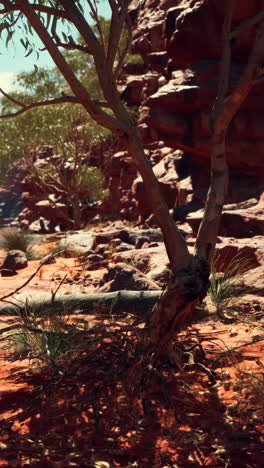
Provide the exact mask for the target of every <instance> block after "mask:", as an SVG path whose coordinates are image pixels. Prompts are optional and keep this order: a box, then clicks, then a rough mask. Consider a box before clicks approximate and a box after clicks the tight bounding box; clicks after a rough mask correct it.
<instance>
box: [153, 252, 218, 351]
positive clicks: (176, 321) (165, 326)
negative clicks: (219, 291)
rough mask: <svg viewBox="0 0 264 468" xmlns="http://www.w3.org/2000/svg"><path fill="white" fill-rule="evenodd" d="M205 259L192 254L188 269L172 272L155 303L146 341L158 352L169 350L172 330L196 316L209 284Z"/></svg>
mask: <svg viewBox="0 0 264 468" xmlns="http://www.w3.org/2000/svg"><path fill="white" fill-rule="evenodd" d="M209 274H210V272H209V267H208V262H206V261H204V260H203V259H199V258H198V257H197V256H196V257H195V256H191V261H190V264H189V265H188V267H187V268H183V269H175V270H174V271H173V270H172V271H171V276H170V279H169V281H168V285H167V287H166V289H165V290H164V292H163V294H162V296H161V298H160V299H159V301H158V303H157V304H156V305H155V306H154V308H153V310H152V312H151V314H150V317H149V320H148V323H147V327H150V330H149V333H148V337H147V341H149V342H150V343H151V344H152V345H153V344H155V346H156V347H158V349H159V351H160V352H161V353H162V354H163V353H168V352H169V349H170V348H171V344H172V338H173V336H174V335H175V333H177V332H179V331H181V330H182V329H184V328H186V327H187V326H188V325H189V324H190V323H191V322H192V321H193V320H194V317H195V315H194V314H195V308H196V307H197V305H199V304H200V303H201V302H202V300H203V299H204V297H205V296H206V293H207V290H208V287H209Z"/></svg>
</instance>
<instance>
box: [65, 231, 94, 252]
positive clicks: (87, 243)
mask: <svg viewBox="0 0 264 468" xmlns="http://www.w3.org/2000/svg"><path fill="white" fill-rule="evenodd" d="M61 237H62V240H61V241H60V243H59V246H61V247H62V248H65V246H66V247H67V249H68V248H69V249H73V250H76V251H77V252H79V253H80V254H85V253H87V252H88V251H90V250H91V249H92V246H93V244H94V238H95V236H94V234H93V233H92V232H90V231H82V230H81V231H69V232H67V234H66V235H65V234H63V235H62V236H61Z"/></svg>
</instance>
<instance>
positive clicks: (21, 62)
mask: <svg viewBox="0 0 264 468" xmlns="http://www.w3.org/2000/svg"><path fill="white" fill-rule="evenodd" d="M98 9H99V11H100V14H101V15H102V16H105V17H109V15H110V8H109V4H108V1H107V0H100V1H99V2H98ZM36 41H37V40H36ZM36 44H37V46H39V47H41V42H40V41H39V44H38V43H37V42H36ZM35 63H36V64H37V65H38V66H40V65H41V66H45V67H52V66H53V61H52V59H51V58H50V57H49V54H48V53H47V52H45V51H43V52H41V53H40V57H39V59H38V61H36V56H35V54H33V53H32V54H31V55H30V56H29V57H25V50H24V48H23V46H22V44H20V41H17V42H16V44H12V43H10V44H9V47H8V49H6V48H5V45H4V41H2V42H0V88H3V89H4V90H5V91H10V90H11V89H12V88H13V87H14V85H15V77H16V74H17V73H19V72H21V71H30V70H31V69H33V68H34V64H35Z"/></svg>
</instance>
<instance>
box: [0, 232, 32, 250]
mask: <svg viewBox="0 0 264 468" xmlns="http://www.w3.org/2000/svg"><path fill="white" fill-rule="evenodd" d="M32 246H33V243H32V238H31V236H30V235H29V234H25V233H24V232H21V231H17V230H15V229H14V230H11V229H10V230H6V231H2V232H1V233H0V248H1V249H4V250H7V251H9V250H22V252H25V253H27V254H28V253H29V251H30V249H31V248H32Z"/></svg>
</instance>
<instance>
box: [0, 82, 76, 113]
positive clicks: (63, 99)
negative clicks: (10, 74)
mask: <svg viewBox="0 0 264 468" xmlns="http://www.w3.org/2000/svg"><path fill="white" fill-rule="evenodd" d="M0 92H1V93H2V94H3V95H4V96H5V97H7V98H8V99H10V97H11V96H9V95H8V94H7V93H5V92H3V91H2V89H0ZM10 101H12V102H14V103H15V104H17V105H18V106H20V107H21V109H19V110H18V111H16V112H11V113H9V114H3V115H0V119H10V118H11V117H17V116H18V115H21V114H24V112H27V111H29V110H30V109H34V108H35V107H45V106H52V105H56V104H63V103H70V104H80V102H79V101H78V99H76V97H75V96H61V97H59V98H55V99H50V100H46V101H38V102H32V103H31V104H28V105H25V104H22V103H21V102H19V101H17V100H16V99H15V100H14V99H13V98H12V99H10Z"/></svg>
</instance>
